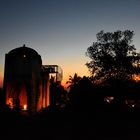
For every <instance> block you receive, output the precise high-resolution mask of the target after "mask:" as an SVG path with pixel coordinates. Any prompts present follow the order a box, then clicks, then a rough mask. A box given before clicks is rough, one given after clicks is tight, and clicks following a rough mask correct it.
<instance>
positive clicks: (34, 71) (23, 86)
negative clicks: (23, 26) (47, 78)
mask: <svg viewBox="0 0 140 140" xmlns="http://www.w3.org/2000/svg"><path fill="white" fill-rule="evenodd" d="M41 68H42V60H41V56H40V55H39V54H38V53H37V52H36V51H35V50H33V49H31V48H28V47H26V46H25V45H23V47H19V48H16V49H13V50H11V51H10V52H9V53H8V54H6V55H5V71H4V92H5V101H6V104H7V105H9V106H10V107H11V108H15V109H23V110H24V109H27V110H28V111H29V112H35V111H37V110H38V103H39V98H40V94H41V90H40V82H41Z"/></svg>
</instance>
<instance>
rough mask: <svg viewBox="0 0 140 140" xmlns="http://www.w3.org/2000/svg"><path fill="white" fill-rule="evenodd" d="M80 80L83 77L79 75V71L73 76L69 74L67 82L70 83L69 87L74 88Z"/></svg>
mask: <svg viewBox="0 0 140 140" xmlns="http://www.w3.org/2000/svg"><path fill="white" fill-rule="evenodd" d="M80 80H81V77H80V76H78V74H77V73H75V74H74V76H73V77H72V76H69V80H68V81H67V82H66V84H69V85H68V87H67V88H68V89H70V90H71V89H73V88H74V87H75V86H76V85H77V84H78V82H79V81H80Z"/></svg>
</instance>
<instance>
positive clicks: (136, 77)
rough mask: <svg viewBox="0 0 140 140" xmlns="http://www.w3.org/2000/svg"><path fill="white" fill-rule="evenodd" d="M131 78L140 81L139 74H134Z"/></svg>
mask: <svg viewBox="0 0 140 140" xmlns="http://www.w3.org/2000/svg"><path fill="white" fill-rule="evenodd" d="M132 78H133V80H135V81H136V82H138V81H140V75H136V74H134V75H133V77H132Z"/></svg>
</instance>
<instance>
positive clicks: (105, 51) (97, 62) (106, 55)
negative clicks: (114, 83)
mask: <svg viewBox="0 0 140 140" xmlns="http://www.w3.org/2000/svg"><path fill="white" fill-rule="evenodd" d="M133 36H134V32H133V31H130V30H125V31H119V30H118V31H116V32H113V33H112V32H106V33H105V32H104V31H100V32H99V33H97V35H96V37H97V41H96V42H93V44H92V45H91V46H90V47H88V48H87V52H86V55H87V56H88V57H89V58H90V59H91V61H90V62H88V63H86V65H87V67H88V68H89V71H90V72H91V74H92V76H93V77H94V79H98V80H99V79H102V80H103V79H104V80H108V79H119V80H128V79H131V78H132V77H131V76H132V73H134V66H133V59H134V56H137V53H136V48H135V47H134V45H132V39H133Z"/></svg>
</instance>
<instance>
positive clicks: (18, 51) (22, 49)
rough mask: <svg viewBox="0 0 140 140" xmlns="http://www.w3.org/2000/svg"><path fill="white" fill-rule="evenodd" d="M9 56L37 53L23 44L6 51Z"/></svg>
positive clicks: (30, 56) (30, 55)
mask: <svg viewBox="0 0 140 140" xmlns="http://www.w3.org/2000/svg"><path fill="white" fill-rule="evenodd" d="M8 55H9V56H11V57H29V58H32V57H36V56H38V55H39V54H38V53H37V52H36V51H35V50H34V49H32V48H29V47H26V46H25V44H24V45H23V46H22V47H19V48H15V49H13V50H11V51H10V52H9V53H8Z"/></svg>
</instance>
